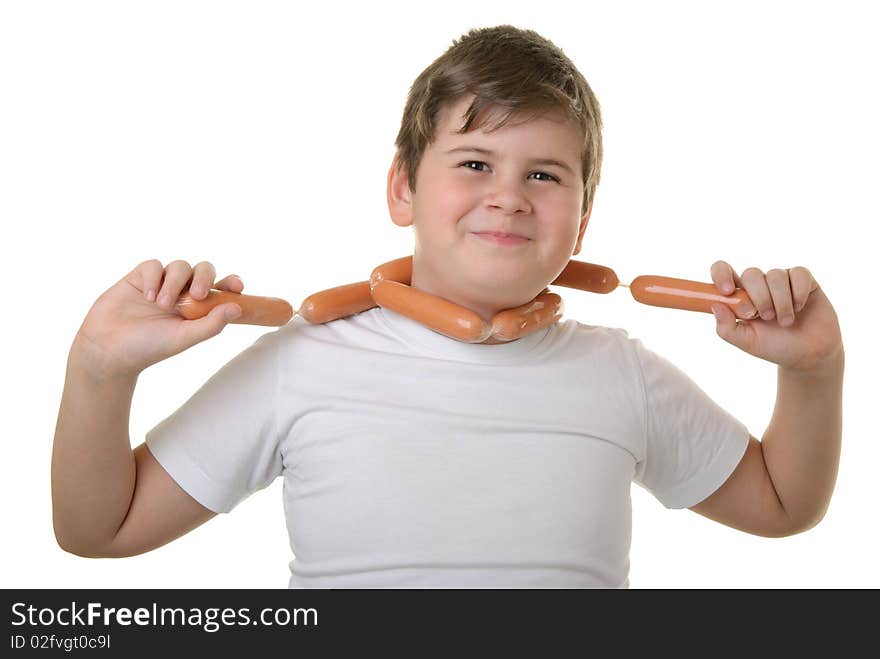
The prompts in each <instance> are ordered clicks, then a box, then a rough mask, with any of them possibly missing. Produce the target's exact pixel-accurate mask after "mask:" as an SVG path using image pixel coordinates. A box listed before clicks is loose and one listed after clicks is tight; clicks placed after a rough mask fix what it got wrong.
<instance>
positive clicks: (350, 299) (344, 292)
mask: <svg viewBox="0 0 880 659" xmlns="http://www.w3.org/2000/svg"><path fill="white" fill-rule="evenodd" d="M375 306H376V302H375V301H374V300H373V298H372V296H371V295H370V282H369V281H359V282H357V283H356V284H345V285H344V286H336V287H335V288H328V289H327V290H325V291H319V292H317V293H313V294H312V295H309V296H308V297H307V298H306V299H305V300H303V303H302V304H301V305H300V307H299V311H298V312H297V313H298V314H299V315H300V316H302V317H303V318H305V319H306V320H307V321H309V322H310V323H315V324H319V325H320V324H321V323H329V322H330V321H331V320H336V319H337V318H344V317H345V316H351V315H352V314H356V313H360V312H361V311H366V310H367V309H370V308H372V307H375Z"/></svg>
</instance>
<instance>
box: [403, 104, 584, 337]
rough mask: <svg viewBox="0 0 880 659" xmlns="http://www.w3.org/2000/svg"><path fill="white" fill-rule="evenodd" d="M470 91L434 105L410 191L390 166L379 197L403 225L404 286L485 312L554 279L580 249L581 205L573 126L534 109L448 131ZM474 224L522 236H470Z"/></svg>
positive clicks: (476, 230)
mask: <svg viewBox="0 0 880 659" xmlns="http://www.w3.org/2000/svg"><path fill="white" fill-rule="evenodd" d="M471 99H472V97H470V96H468V97H464V98H462V99H461V100H460V101H459V102H457V103H455V104H454V105H453V106H451V107H447V108H445V111H444V112H443V113H441V116H440V122H439V125H438V127H437V132H436V135H435V139H434V141H433V142H432V143H431V144H430V145H429V146H428V147H427V149H425V152H424V155H423V156H422V160H421V162H420V163H419V166H418V170H417V176H416V187H417V190H416V192H415V193H412V192H410V190H409V186H408V180H407V176H406V173H405V172H400V173H397V172H395V171H394V167H393V166H392V168H391V171H390V172H389V176H388V204H389V209H390V211H391V216H392V219H393V221H394V223H395V224H398V225H400V226H409V225H412V226H413V231H414V234H415V251H414V253H413V274H412V286H413V287H415V288H419V289H421V290H424V291H426V292H429V293H432V294H434V295H438V296H440V297H443V298H445V299H447V300H450V301H452V302H455V303H457V304H461V305H463V306H465V307H467V308H469V309H472V310H473V311H475V312H476V313H478V314H479V315H480V316H481V317H483V318H484V319H485V320H487V321H488V320H491V318H492V316H494V315H495V314H496V313H497V312H498V311H501V310H502V309H508V308H511V307H515V306H519V305H521V304H525V303H526V302H528V301H529V300H531V299H532V298H534V297H535V296H536V295H537V294H538V293H540V292H541V291H542V290H543V289H544V288H545V287H546V286H547V285H548V284H549V283H550V282H551V281H553V280H554V279H556V277H557V276H558V275H559V273H560V272H562V270H563V269H564V268H565V266H566V264H567V263H568V261H569V259H570V258H571V257H572V256H573V255H574V254H577V253H578V252H579V251H580V247H581V240H582V238H583V234H584V230H585V229H586V226H587V221H588V219H589V211H588V212H587V213H586V214H584V215H582V214H581V203H582V201H583V194H584V185H583V179H582V176H581V159H580V144H581V135H580V131H579V130H578V128H577V127H576V126H574V125H572V124H569V123H566V122H564V121H563V120H562V118H561V117H557V116H553V115H544V116H541V117H538V118H535V119H531V120H529V121H527V122H525V123H519V122H522V119H519V118H516V117H514V118H513V119H512V120H511V121H510V122H509V123H508V124H507V125H505V126H504V127H503V128H500V129H498V130H496V131H495V132H493V133H486V132H484V131H483V130H482V128H481V129H477V130H471V131H470V132H468V133H465V134H463V135H459V134H455V133H454V131H455V130H457V129H459V128H460V127H461V126H462V125H463V124H464V113H465V111H466V110H467V108H468V106H469V104H470V101H471ZM489 123H490V125H491V122H489ZM466 147H467V148H477V149H484V150H486V151H490V152H491V153H485V152H476V151H472V150H464V149H465V148H466ZM452 150H454V151H453V152H450V151H452ZM540 160H555V161H558V162H559V163H561V164H548V163H546V162H544V163H541V162H538V161H540ZM565 166H567V167H568V169H566V168H565ZM484 232H502V233H509V234H516V235H518V236H521V237H522V238H521V239H520V240H518V241H516V242H513V243H511V244H504V243H501V242H497V241H495V240H492V239H491V238H490V237H488V236H484V235H480V234H481V233H484Z"/></svg>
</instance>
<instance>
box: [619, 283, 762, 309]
mask: <svg viewBox="0 0 880 659" xmlns="http://www.w3.org/2000/svg"><path fill="white" fill-rule="evenodd" d="M629 292H630V293H632V296H633V298H635V299H636V301H638V302H641V303H642V304H650V305H652V306H655V307H668V308H671V309H684V310H685V311H703V312H705V313H712V303H713V302H721V303H722V304H726V305H727V306H729V307H730V308H731V310H732V311H733V312H734V313H735V314H736V315H737V316H738V317H740V318H742V317H744V315H743V314H742V313H740V312H739V311H738V307H739V306H740V305H741V304H744V303H750V302H751V301H750V300H749V296H748V294H747V293H746V292H745V290H743V289H742V288H737V289H736V290H735V291H734V292H733V293H732V294H731V295H724V294H723V293H721V292H720V291H719V290H718V287H717V286H715V284H706V283H703V282H700V281H691V280H689V279H674V278H672V277H658V276H655V275H641V276H639V277H636V278H635V279H633V280H632V283H630V285H629ZM755 316H757V311H756V312H755V313H754V314H752V315H751V317H752V318H754V317H755Z"/></svg>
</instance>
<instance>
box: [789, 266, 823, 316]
mask: <svg viewBox="0 0 880 659" xmlns="http://www.w3.org/2000/svg"><path fill="white" fill-rule="evenodd" d="M788 278H789V280H790V281H791V296H792V300H793V302H794V311H795V313H800V312H801V309H803V308H804V306H805V305H806V304H807V298H809V297H810V293H812V292H813V291H815V290H816V289H817V288H819V284H818V283H817V282H816V280H815V279H814V278H813V274H812V273H811V272H810V271H809V270H807V269H806V268H804V267H801V266H798V267H796V268H791V269H790V270H789V271H788Z"/></svg>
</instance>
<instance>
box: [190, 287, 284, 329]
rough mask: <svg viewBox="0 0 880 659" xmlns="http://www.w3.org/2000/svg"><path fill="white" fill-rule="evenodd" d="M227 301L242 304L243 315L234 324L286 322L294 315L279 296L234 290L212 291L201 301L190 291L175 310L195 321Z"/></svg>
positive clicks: (274, 325) (270, 324) (275, 325)
mask: <svg viewBox="0 0 880 659" xmlns="http://www.w3.org/2000/svg"><path fill="white" fill-rule="evenodd" d="M227 302H235V304H237V305H238V306H240V307H241V315H240V316H239V317H238V318H236V319H235V320H233V321H231V322H232V323H235V324H239V325H268V326H272V327H277V326H279V325H285V324H287V322H288V321H289V320H290V319H291V318H292V317H293V307H291V306H290V303H289V302H287V301H285V300H282V299H281V298H277V297H261V296H258V295H244V294H242V293H233V292H232V291H217V290H213V289H212V290H210V291H208V294H207V295H206V296H205V297H204V298H203V299H201V300H194V299H193V298H192V296H191V295H190V294H189V293H184V294H183V295H181V296H180V297H178V298H177V304H176V305H175V307H174V308H175V310H176V311H177V313H178V314H180V315H181V316H183V317H184V318H186V319H187V320H195V319H196V318H202V317H203V316H206V315H208V312H209V311H211V309H213V308H214V307H216V306H217V305H220V304H225V303H227Z"/></svg>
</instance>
